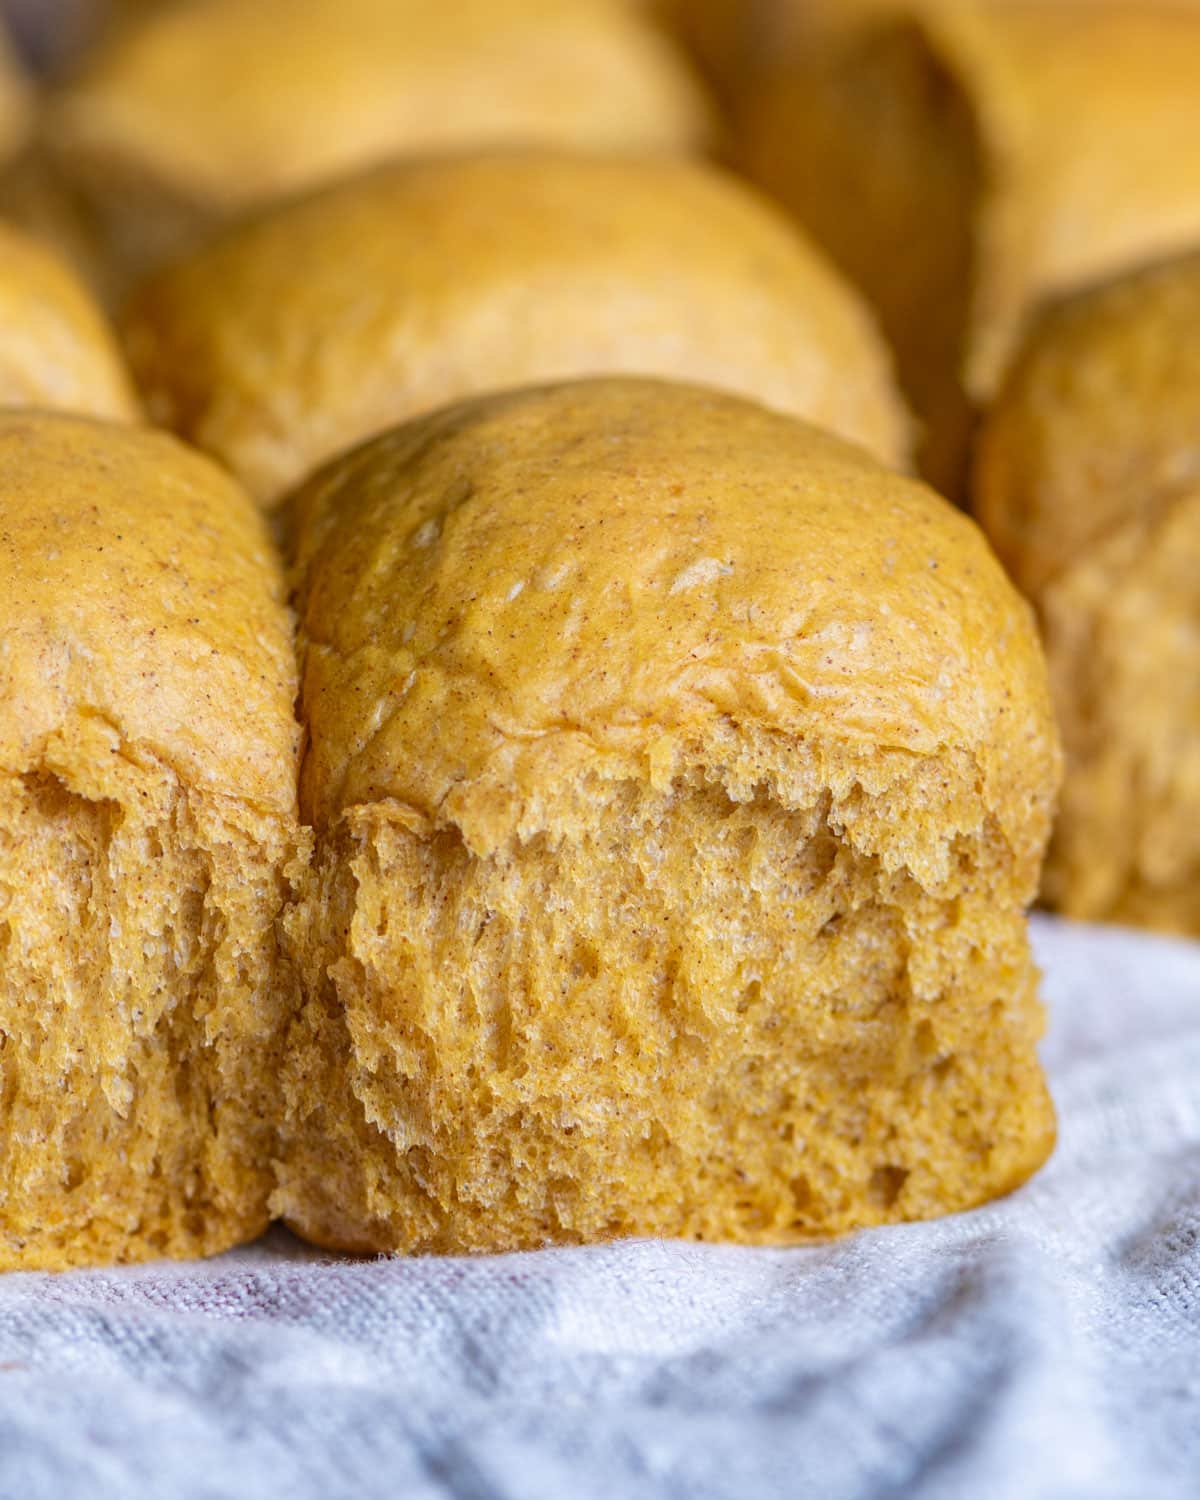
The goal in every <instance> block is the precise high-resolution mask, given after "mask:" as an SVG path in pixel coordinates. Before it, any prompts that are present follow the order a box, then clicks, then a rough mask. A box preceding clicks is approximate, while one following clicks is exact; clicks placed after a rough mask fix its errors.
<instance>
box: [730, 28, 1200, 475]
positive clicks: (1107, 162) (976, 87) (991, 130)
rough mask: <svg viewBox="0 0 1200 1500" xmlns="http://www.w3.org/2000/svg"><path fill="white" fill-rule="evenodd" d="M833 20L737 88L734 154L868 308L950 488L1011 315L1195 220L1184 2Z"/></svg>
mask: <svg viewBox="0 0 1200 1500" xmlns="http://www.w3.org/2000/svg"><path fill="white" fill-rule="evenodd" d="M814 10H816V11H821V12H824V13H826V14H827V15H828V14H833V15H836V14H837V7H835V6H833V5H832V4H829V5H817V6H814ZM848 15H849V18H850V19H849V20H848V21H847V20H846V18H845V17H844V16H843V17H842V19H841V21H840V23H838V22H834V23H830V24H829V25H828V27H827V29H826V30H824V31H821V30H818V31H817V32H814V33H813V35H812V36H811V37H810V38H809V40H808V44H807V45H806V46H805V47H804V48H803V49H801V50H800V51H798V53H797V56H796V60H795V63H794V65H793V66H790V67H789V68H784V69H781V70H780V72H779V73H778V76H777V77H776V78H774V79H773V80H772V81H770V82H767V83H765V84H762V85H759V86H756V88H755V90H754V91H753V95H752V97H748V98H747V101H746V109H745V113H744V122H743V124H744V152H745V156H746V159H747V161H748V163H749V167H750V170H751V173H752V175H753V176H755V177H756V179H757V180H759V181H760V182H762V183H763V184H764V185H766V186H768V187H769V188H771V189H772V190H773V191H776V192H777V193H778V194H779V195H780V197H781V198H782V199H783V200H784V201H785V202H787V203H789V204H790V205H791V207H792V208H793V209H794V210H795V212H796V213H797V215H798V216H799V218H800V219H801V221H802V222H803V223H805V224H806V225H808V226H809V227H810V228H811V229H813V231H814V232H815V233H816V236H817V238H818V239H819V240H820V241H821V242H822V243H824V244H826V245H827V246H828V247H829V248H830V250H831V251H832V253H833V254H834V258H835V259H837V260H838V261H839V262H840V263H841V264H843V265H844V266H845V267H846V268H847V269H848V270H849V271H850V272H851V273H852V275H853V276H854V277H855V279H856V280H857V281H858V282H859V284H860V285H861V286H862V287H863V288H864V289H865V290H866V291H867V293H868V295H869V296H870V298H871V300H872V301H873V302H876V303H877V304H878V306H879V307H880V310H881V319H882V321H883V323H884V326H885V329H886V331H888V333H889V334H890V336H891V337H892V339H893V341H894V343H895V345H896V348H897V356H898V362H899V365H900V369H901V374H902V377H903V378H904V380H905V381H906V384H907V386H908V389H909V392H910V395H911V396H912V399H913V401H914V405H915V406H916V407H917V410H918V415H920V416H921V417H923V418H924V419H925V420H926V421H927V422H928V423H929V424H930V435H929V440H928V443H927V449H926V456H925V468H926V470H927V472H930V473H931V474H932V476H933V477H934V478H935V479H937V480H938V482H940V483H943V484H944V485H946V486H947V487H953V486H957V485H958V484H960V483H961V479H962V471H963V464H964V459H965V453H966V439H967V433H968V427H969V421H970V407H971V405H972V403H974V402H978V401H980V400H986V398H987V397H988V395H989V394H990V393H991V392H992V391H993V390H994V389H995V386H996V383H997V381H998V380H999V378H1000V377H1001V375H1002V374H1003V371H1004V368H1005V366H1006V364H1007V362H1008V360H1009V358H1010V356H1011V353H1012V350H1013V348H1014V344H1015V341H1016V339H1017V338H1018V336H1019V331H1020V326H1021V323H1022V320H1023V319H1024V317H1025V315H1026V314H1027V313H1028V311H1029V309H1030V308H1031V307H1032V306H1033V305H1034V304H1035V303H1036V302H1037V301H1038V300H1039V299H1040V298H1042V297H1044V296H1046V295H1047V294H1053V293H1056V292H1059V291H1062V290H1065V289H1069V288H1071V287H1073V286H1080V285H1083V284H1086V283H1087V282H1088V281H1090V280H1092V279H1094V278H1096V277H1098V276H1102V275H1107V274H1111V273H1113V272H1115V271H1117V270H1120V269H1123V268H1125V267H1129V266H1132V265H1135V264H1137V263H1138V262H1140V261H1144V260H1145V259H1147V258H1149V257H1153V256H1156V255H1160V254H1164V253H1166V252H1168V251H1170V250H1172V249H1182V248H1184V247H1186V246H1187V245H1188V244H1189V243H1190V242H1191V241H1193V240H1194V239H1195V237H1196V234H1197V233H1198V232H1200V165H1197V164H1198V163H1200V93H1198V91H1197V90H1196V87H1195V79H1196V76H1197V73H1198V71H1200V8H1197V7H1195V6H1194V5H1182V4H1170V3H1151V4H1146V5H1142V4H1132V3H1119V0H1107V3H1096V4H1088V5H1086V6H1085V5H1081V4H1080V3H1078V0H1049V3H1047V0H1037V3H1034V0H993V3H990V4H988V3H982V4H980V3H976V4H966V3H961V0H958V3H956V0H904V3H900V0H874V3H861V4H855V5H854V6H852V7H851V8H850V10H849V12H848ZM797 139H803V140H806V141H808V142H809V143H810V147H809V149H808V150H806V151H804V152H798V151H796V150H795V149H794V142H795V141H796V140H797ZM814 143H815V144H814ZM848 177H850V178H852V179H853V180H854V181H855V182H856V184H858V186H859V191H858V192H856V193H855V194H847V193H846V192H845V191H844V183H845V181H846V180H847V178H848ZM913 202H921V203H922V204H923V205H924V206H925V208H924V212H923V214H922V216H921V217H920V218H919V219H918V220H916V221H915V222H914V221H913V220H912V218H911V211H910V205H911V204H912V203H913ZM901 243H904V244H905V254H904V256H899V255H898V254H897V246H898V245H900V244H901ZM898 264H899V269H900V274H899V275H897V266H898Z"/></svg>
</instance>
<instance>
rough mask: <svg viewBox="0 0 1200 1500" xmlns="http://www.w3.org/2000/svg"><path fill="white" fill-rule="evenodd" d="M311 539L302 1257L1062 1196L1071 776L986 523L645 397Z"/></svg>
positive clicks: (454, 451) (317, 504) (790, 441)
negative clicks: (1046, 891) (1054, 1161)
mask: <svg viewBox="0 0 1200 1500" xmlns="http://www.w3.org/2000/svg"><path fill="white" fill-rule="evenodd" d="M288 519H289V523H290V526H291V528H292V538H293V541H292V546H293V558H294V561H293V566H294V578H295V583H296V589H297V602H298V609H299V620H300V653H301V663H302V667H301V678H302V686H301V698H300V704H301V714H302V719H303V723H304V727H305V730H306V734H307V751H306V754H305V758H304V762H303V766H302V772H301V805H302V811H303V815H304V816H305V817H306V818H307V819H309V820H311V822H312V824H313V826H314V833H315V839H316V852H315V862H314V865H313V867H312V873H311V878H310V881H309V884H308V886H307V889H306V891H305V893H304V896H303V899H302V900H301V901H300V903H299V904H298V905H297V906H296V907H295V909H294V910H292V911H291V912H290V914H289V917H288V931H289V933H290V940H291V944H292V951H293V953H294V960H295V963H296V965H297V966H298V972H299V974H300V976H301V980H302V984H303V988H304V994H305V1003H304V1009H303V1011H302V1014H301V1016H300V1018H299V1020H298V1022H297V1025H296V1030H295V1033H294V1036H293V1040H292V1046H291V1050H290V1059H289V1065H288V1072H287V1075H286V1079H285V1092H286V1097H287V1118H288V1125H287V1140H286V1144H285V1151H284V1166H283V1172H282V1177H281V1183H280V1189H279V1192H278V1195H277V1197H276V1200H275V1206H276V1208H277V1210H278V1211H279V1212H280V1213H282V1214H283V1215H285V1216H286V1217H287V1219H288V1220H289V1221H290V1222H291V1223H292V1224H293V1225H295V1226H296V1227H297V1228H298V1229H299V1230H300V1232H301V1233H303V1234H304V1235H306V1236H308V1237H309V1238H311V1239H313V1240H315V1241H317V1242H318V1243H320V1244H325V1245H330V1246H342V1247H348V1248H354V1249H360V1250H396V1249H399V1250H419V1251H434V1250H436V1251H474V1250H505V1249H514V1248H518V1247H524V1246H535V1245H541V1244H547V1243H553V1242H564V1243H566V1242H575V1241H586V1240H595V1239H603V1238H606V1237H609V1236H615V1235H625V1234H646V1235H678V1236H693V1237H697V1238H711V1239H734V1240H745V1241H764V1242H765V1241H786V1240H791V1239H797V1238H805V1237H809V1236H814V1235H824V1234H831V1233H834V1232H838V1231H842V1230H847V1229H851V1228H854V1227H856V1226H858V1225H864V1224H876V1223H882V1222H888V1221H894V1220H900V1219H911V1218H918V1217H921V1216H925V1215H931V1214H938V1213H944V1212H947V1211H949V1210H952V1209H958V1208H963V1207H966V1206H967V1205H969V1204H974V1203H979V1202H981V1201H982V1200H984V1199H986V1198H989V1197H991V1196H992V1195H994V1194H997V1193H1002V1192H1005V1191H1007V1190H1008V1189H1010V1188H1012V1187H1015V1186H1016V1185H1017V1184H1018V1183H1020V1182H1021V1181H1023V1180H1024V1179H1025V1178H1026V1177H1027V1176H1028V1175H1029V1174H1030V1173H1031V1172H1032V1171H1034V1170H1035V1168H1036V1167H1037V1166H1038V1165H1039V1164H1040V1163H1041V1162H1042V1160H1043V1159H1044V1158H1045V1156H1046V1154H1047V1152H1048V1151H1049V1150H1050V1147H1051V1143H1052V1140H1053V1134H1054V1126H1053V1117H1052V1112H1051V1106H1050V1102H1049V1099H1048V1097H1047V1094H1046V1090H1045V1086H1044V1084H1043V1080H1042V1075H1041V1072H1040V1070H1039V1067H1038V1063H1037V1058H1036V1055H1035V1043H1036V1041H1037V1038H1038V1035H1039V1033H1040V1030H1041V1025H1042V1019H1041V1010H1040V1007H1039V1005H1038V1001H1037V998H1036V994H1035V974H1034V968H1033V965H1032V962H1031V960H1030V954H1029V947H1028V943H1027V937H1026V928H1025V918H1024V907H1025V904H1026V902H1028V901H1029V900H1030V899H1031V897H1032V896H1033V894H1034V891H1035V889H1036V886H1037V878H1038V870H1039V867H1040V863H1041V857H1042V851H1043V846H1044V843H1045V840H1046V836H1047V831H1048V824H1049V815H1050V804H1051V802H1052V799H1053V793H1054V788H1055V782H1056V778H1057V767H1058V752H1057V745H1056V741H1055V736H1054V731H1053V728H1052V722H1051V717H1050V711H1049V703H1048V696H1047V688H1046V682H1045V671H1044V665H1043V663H1042V660H1041V656H1040V653H1039V648H1038V645H1037V641H1036V638H1035V635H1034V632H1033V628H1032V623H1031V619H1030V614H1029V610H1028V607H1027V606H1026V605H1025V604H1024V603H1023V601H1022V600H1021V599H1020V598H1019V596H1018V595H1017V594H1016V592H1015V590H1014V589H1013V588H1012V587H1011V586H1010V585H1009V583H1008V582H1007V580H1006V579H1005V577H1004V575H1003V573H1002V571H1001V569H1000V567H999V565H998V564H997V563H996V562H995V560H994V559H993V557H992V555H991V553H990V552H989V550H988V548H987V546H986V544H985V543H984V541H983V540H982V538H981V536H980V535H979V533H978V532H977V531H976V529H975V527H974V525H973V524H972V523H971V522H970V521H969V520H967V519H966V518H965V517H963V516H961V515H959V514H957V513H956V512H954V511H953V510H952V509H951V508H950V507H949V506H947V505H946V504H945V503H944V502H943V501H941V500H939V499H938V498H937V497H936V496H934V495H933V494H932V493H931V492H930V491H928V490H926V489H925V488H924V487H922V486H921V485H918V484H916V483H915V482H913V481H910V480H906V479H903V478H901V477H898V476H897V475H895V474H892V473H890V472H889V471H888V470H886V469H884V468H882V467H879V466H878V465H876V464H875V462H874V461H873V460H871V459H870V458H868V457H867V456H866V455H865V454H864V453H863V452H862V451H861V450H860V449H858V448H855V447H852V446H850V445H847V444H843V443H842V442H840V441H839V440H838V439H836V438H833V437H831V436H828V435H826V434H824V433H822V432H821V431H820V430H819V429H816V428H813V427H810V426H807V425H804V424H801V423H797V422H794V421H792V420H791V419H789V418H787V417H783V416H779V415H776V414H774V413H770V412H768V411H766V410H765V409H763V408H760V407H757V406H754V405H751V404H749V403H747V402H744V401H742V400H741V399H739V398H735V397H733V396H727V395H723V394H719V393H714V392H711V391H706V390H703V389H700V388H693V387H686V386H672V385H669V384H665V383H657V382H654V381H639V380H620V381H597V382H583V383H578V384H573V385H564V386H558V387H550V388H544V389H534V390H526V391H522V392H514V393H507V394H502V395H495V396H492V397H489V398H484V399H481V400H477V401H474V402H471V403H467V404H465V405H462V406H458V407H455V408H451V409H449V410H446V411H442V412H440V413H438V414H436V415H434V416H431V417H428V418H426V419H424V420H422V421H418V422H415V423H413V424H411V425H409V426H407V427H402V428H399V429H397V430H395V431H394V432H391V433H389V434H386V435H384V436H383V437H380V438H378V439H376V440H375V441H374V442H373V443H370V444H368V445H366V446H364V447H362V448H361V449H359V450H357V451H356V452H354V453H353V454H351V455H349V456H347V457H345V458H343V459H341V460H339V461H337V462H335V463H334V464H332V465H330V466H329V467H328V468H327V469H325V470H324V471H323V472H321V473H320V474H319V475H317V476H315V477H314V478H313V479H312V480H311V481H310V482H309V483H308V484H307V485H306V486H305V488H304V489H302V490H301V491H300V492H299V494H298V495H297V496H296V497H295V498H294V500H293V502H292V505H291V507H290V510H289V517H288Z"/></svg>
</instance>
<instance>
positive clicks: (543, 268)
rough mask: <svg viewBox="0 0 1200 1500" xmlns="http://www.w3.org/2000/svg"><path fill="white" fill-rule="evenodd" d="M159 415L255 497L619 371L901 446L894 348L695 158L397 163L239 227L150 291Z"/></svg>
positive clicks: (152, 394)
mask: <svg viewBox="0 0 1200 1500" xmlns="http://www.w3.org/2000/svg"><path fill="white" fill-rule="evenodd" d="M125 326H126V334H127V338H126V343H127V347H128V349H129V351H130V354H131V357H132V360H133V362H134V365H135V369H136V373H137V374H138V376H139V378H140V382H141V385H142V387H143V389H144V391H145V393H146V396H147V399H148V402H149V406H150V409H151V410H152V412H153V413H154V415H155V417H156V418H157V419H158V420H160V421H162V422H163V423H165V424H166V425H167V426H170V427H173V428H175V429H176V430H177V431H179V432H180V433H183V434H185V435H186V436H187V437H188V438H190V439H191V440H192V441H194V442H196V443H198V444H199V445H200V446H201V447H203V448H205V449H207V450H208V451H209V452H211V453H214V454H216V455H217V456H218V457H219V458H220V459H221V460H222V461H223V462H224V463H226V464H228V465H229V466H230V467H231V468H232V469H233V470H234V471H235V473H237V474H239V475H240V476H241V477H242V479H243V480H244V481H245V482H246V483H247V484H248V485H249V486H250V488H251V489H252V490H253V491H254V493H255V494H257V495H258V496H259V497H260V498H261V499H263V500H264V501H266V502H270V501H271V500H273V499H275V498H277V497H278V496H279V495H280V494H281V492H282V491H283V490H284V488H286V487H287V486H289V485H291V484H294V483H296V482H297V481H299V480H300V479H301V478H302V477H303V476H304V475H306V474H307V473H308V472H310V470H311V469H312V468H313V467H314V466H315V465H316V464H317V463H318V462H320V461H321V460H324V459H326V458H328V457H329V456H330V455H332V454H334V453H336V452H338V451H339V450H341V449H344V448H347V447H349V446H350V445H351V444H352V443H355V442H357V441H359V440H360V439H362V438H364V437H367V436H369V435H371V434H372V433H375V432H379V431H381V430H382V429H383V428H385V427H390V426H393V425H394V424H395V423H397V422H399V421H401V420H403V419H405V418H408V417H411V416H413V415H416V414H417V413H419V412H422V411H426V410H430V409H432V408H433V407H436V406H440V405H443V404H445V403H447V402H449V401H453V400H457V399H459V398H461V397H463V396H467V395H472V394H475V393H477V392H479V391H484V390H489V389H496V388H501V387H508V386H515V385H525V384H531V383H533V382H535V381H544V380H549V379H557V378H565V377H568V376H573V375H587V374H594V373H603V372H608V371H615V372H623V371H630V372H634V373H650V374H659V375H675V376H679V377H681V378H691V379H693V380H696V381H703V382H707V383H709V384H712V385H716V386H727V387H729V388H731V389H733V390H738V391H742V392H746V393H748V394H751V395H754V396H757V397H759V398H760V399H762V400H763V401H765V402H767V403H769V404H771V405H774V406H777V407H780V408H782V409H784V410H787V411H794V412H798V413H801V414H804V415H807V416H810V417H812V418H813V420H815V421H818V422H821V423H823V424H825V425H827V426H829V427H832V428H834V429H835V430H837V431H839V432H841V433H843V434H845V435H846V436H848V437H852V438H855V439H858V440H859V441H861V442H862V443H864V444H865V445H866V446H867V447H869V448H872V449H873V450H874V451H875V452H876V453H878V454H880V455H881V456H883V457H885V458H887V459H890V460H895V461H900V459H901V458H902V456H903V455H904V454H905V452H906V446H907V431H906V424H905V418H904V414H903V411H902V407H901V404H900V401H899V398H898V397H897V396H896V395H895V392H894V390H893V387H892V383H891V377H890V372H889V368H888V355H887V353H886V350H885V348H884V346H883V343H882V340H881V339H880V338H879V336H878V335H877V334H876V332H875V329H874V328H873V326H872V325H871V322H870V318H869V315H868V314H867V313H866V311H865V309H863V307H862V306H861V305H860V304H859V301H858V298H857V295H856V293H854V292H853V291H852V290H851V289H850V288H849V287H848V286H846V285H845V284H844V283H843V282H842V281H841V278H840V277H839V276H838V275H837V274H836V273H835V272H834V271H832V270H831V269H830V267H829V266H828V265H827V264H826V262H825V260H824V258H823V257H822V256H820V255H819V254H818V253H817V252H816V251H814V250H812V249H810V248H809V246H808V245H807V244H806V243H805V242H804V240H803V239H802V238H801V237H800V236H799V235H798V234H797V233H795V232H794V231H793V229H792V228H791V226H790V225H789V224H787V223H786V222H785V221H784V220H783V219H782V218H781V217H778V216H777V215H776V213H775V211H774V210H773V209H771V208H770V207H769V206H768V205H766V204H764V203H761V202H759V201H758V199H757V198H756V197H755V196H753V195H752V194H750V193H749V192H747V191H746V190H744V189H743V188H742V187H741V186H740V185H739V184H737V183H736V182H735V181H733V180H732V179H731V178H726V177H725V176H724V175H723V174H719V173H717V172H716V171H714V170H712V169H710V168H707V167H703V166H698V165H697V166H693V165H690V164H688V163H684V162H671V161H664V160H648V159H640V160H639V159H636V158H630V157H619V158H614V157H603V158H601V157H590V156H572V155H558V154H552V153H547V152H541V151H534V152H516V153H511V154H501V155H495V154H492V155H488V154H484V155H471V156H461V157H450V158H443V159H439V160H433V161H424V162H412V163H401V164H399V165H396V166H393V167H390V168H387V169H385V170H382V171H379V172H377V173H374V174H372V175H370V176H368V177H366V178H365V179H362V180H360V181H355V182H351V183H348V184H344V185H341V186H338V187H334V188H331V189H328V190H326V191H325V192H323V193H321V194H318V195H317V196H314V197H311V198H309V199H307V200H303V201H300V202H297V203H295V204H293V205H291V206H288V207H284V208H281V209H278V210H276V211H275V212H274V213H273V214H269V215H266V216H264V217H262V218H261V219H259V220H257V221H255V222H253V223H250V224H247V225H245V226H244V227H242V228H235V229H233V230H232V231H230V232H229V233H228V234H226V235H225V236H224V237H223V238H221V239H220V240H218V241H217V242H216V243H215V244H213V245H211V246H210V247H208V248H207V249H206V250H203V251H201V252H199V253H198V254H197V255H195V256H193V257H192V258H190V259H188V260H185V261H183V262H181V263H179V264H178V265H176V266H175V267H172V268H170V269H168V270H167V271H166V272H165V273H163V274H162V275H161V276H159V277H158V278H156V279H155V280H153V281H152V282H151V283H150V284H149V285H148V287H147V288H146V289H145V290H144V292H143V293H142V295H141V296H140V297H139V298H138V299H136V301H135V303H134V305H133V307H132V308H131V310H130V313H129V316H128V318H127V319H126V325H125Z"/></svg>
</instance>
